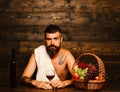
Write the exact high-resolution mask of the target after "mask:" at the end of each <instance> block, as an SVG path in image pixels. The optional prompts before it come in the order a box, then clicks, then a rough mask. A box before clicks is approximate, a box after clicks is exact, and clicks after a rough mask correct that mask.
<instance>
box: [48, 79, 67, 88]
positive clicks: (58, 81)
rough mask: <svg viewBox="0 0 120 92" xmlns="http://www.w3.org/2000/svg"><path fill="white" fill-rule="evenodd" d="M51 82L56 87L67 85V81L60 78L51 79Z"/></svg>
mask: <svg viewBox="0 0 120 92" xmlns="http://www.w3.org/2000/svg"><path fill="white" fill-rule="evenodd" d="M50 84H51V86H52V87H54V88H64V87H65V86H66V85H65V81H60V80H55V81H51V82H50Z"/></svg>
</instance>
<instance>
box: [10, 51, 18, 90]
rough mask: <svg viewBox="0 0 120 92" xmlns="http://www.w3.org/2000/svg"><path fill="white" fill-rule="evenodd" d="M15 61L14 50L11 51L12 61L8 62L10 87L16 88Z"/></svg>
mask: <svg viewBox="0 0 120 92" xmlns="http://www.w3.org/2000/svg"><path fill="white" fill-rule="evenodd" d="M16 76H17V75H16V60H15V50H14V49H12V61H11V62H10V87H11V88H16V87H17V78H16Z"/></svg>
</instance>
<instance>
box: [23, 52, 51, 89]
mask: <svg viewBox="0 0 120 92" xmlns="http://www.w3.org/2000/svg"><path fill="white" fill-rule="evenodd" d="M35 69H36V61H35V54H34V53H33V54H32V55H31V57H30V59H29V62H28V64H27V66H26V68H25V70H24V72H23V74H22V77H21V80H22V82H23V83H25V84H30V85H33V86H35V87H36V88H42V89H52V86H51V85H50V84H49V83H48V82H44V81H38V80H34V79H31V77H32V75H33V73H34V72H35Z"/></svg>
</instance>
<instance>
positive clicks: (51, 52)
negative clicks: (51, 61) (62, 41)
mask: <svg viewBox="0 0 120 92" xmlns="http://www.w3.org/2000/svg"><path fill="white" fill-rule="evenodd" d="M46 50H47V52H48V54H49V56H50V57H51V58H53V57H54V56H55V55H56V54H57V53H58V52H59V50H60V46H55V45H50V46H46Z"/></svg>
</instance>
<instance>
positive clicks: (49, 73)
mask: <svg viewBox="0 0 120 92" xmlns="http://www.w3.org/2000/svg"><path fill="white" fill-rule="evenodd" d="M54 76H55V71H54V70H47V71H46V77H47V78H48V80H49V81H52V79H53V78H54Z"/></svg>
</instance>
